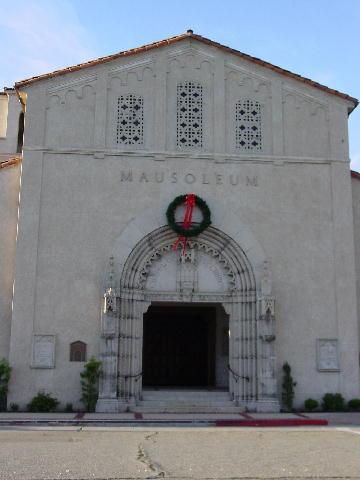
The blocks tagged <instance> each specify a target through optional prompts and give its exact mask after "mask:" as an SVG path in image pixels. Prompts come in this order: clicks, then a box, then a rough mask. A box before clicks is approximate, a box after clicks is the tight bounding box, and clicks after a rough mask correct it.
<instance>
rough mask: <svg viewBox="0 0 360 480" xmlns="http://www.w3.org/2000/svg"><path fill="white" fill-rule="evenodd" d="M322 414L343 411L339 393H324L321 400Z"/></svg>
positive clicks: (343, 405) (342, 399) (343, 403)
mask: <svg viewBox="0 0 360 480" xmlns="http://www.w3.org/2000/svg"><path fill="white" fill-rule="evenodd" d="M322 409H323V410H324V412H342V411H344V410H345V401H344V397H343V396H342V395H341V393H326V394H325V395H324V396H323V398H322Z"/></svg>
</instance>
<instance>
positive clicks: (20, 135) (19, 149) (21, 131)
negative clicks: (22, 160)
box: [16, 112, 24, 153]
mask: <svg viewBox="0 0 360 480" xmlns="http://www.w3.org/2000/svg"><path fill="white" fill-rule="evenodd" d="M23 144H24V112H21V113H20V115H19V128H18V140H17V148H16V153H21V152H22V148H23Z"/></svg>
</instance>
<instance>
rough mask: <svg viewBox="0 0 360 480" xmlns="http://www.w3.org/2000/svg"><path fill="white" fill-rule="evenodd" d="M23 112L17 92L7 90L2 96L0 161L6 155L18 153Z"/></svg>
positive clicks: (0, 109)
mask: <svg viewBox="0 0 360 480" xmlns="http://www.w3.org/2000/svg"><path fill="white" fill-rule="evenodd" d="M21 112H22V107H21V103H20V101H19V99H18V96H17V93H16V92H15V90H12V89H5V91H4V92H2V93H1V94H0V160H2V159H3V158H2V157H3V155H4V154H14V153H16V151H17V144H18V131H19V116H20V113H21ZM4 160H5V159H4Z"/></svg>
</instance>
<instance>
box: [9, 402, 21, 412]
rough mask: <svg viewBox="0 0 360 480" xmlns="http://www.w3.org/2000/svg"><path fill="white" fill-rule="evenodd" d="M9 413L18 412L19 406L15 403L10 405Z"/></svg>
mask: <svg viewBox="0 0 360 480" xmlns="http://www.w3.org/2000/svg"><path fill="white" fill-rule="evenodd" d="M10 411H11V412H18V411H19V405H18V404H17V403H10Z"/></svg>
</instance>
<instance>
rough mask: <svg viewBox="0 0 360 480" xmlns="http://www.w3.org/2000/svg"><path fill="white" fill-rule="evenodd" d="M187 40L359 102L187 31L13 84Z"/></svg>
mask: <svg viewBox="0 0 360 480" xmlns="http://www.w3.org/2000/svg"><path fill="white" fill-rule="evenodd" d="M189 38H191V39H194V40H197V41H198V42H201V43H204V44H205V45H210V46H212V47H216V48H219V49H220V50H222V51H224V52H226V53H230V54H232V55H236V56H237V57H240V58H243V59H245V60H247V61H249V62H252V63H255V64H257V65H261V66H262V67H265V68H269V69H270V70H273V71H274V72H276V73H279V74H280V75H284V76H286V77H289V78H293V79H294V80H297V81H299V82H302V83H305V84H307V85H310V86H312V87H314V88H318V89H319V90H322V91H324V92H326V93H330V94H332V95H336V96H337V97H340V98H343V99H345V100H349V101H350V102H352V103H353V104H354V107H353V108H352V110H353V109H354V108H355V107H356V106H357V105H358V103H359V101H358V100H357V99H356V98H354V97H351V96H350V95H347V94H346V93H342V92H339V91H338V90H334V89H332V88H329V87H326V86H325V85H321V84H320V83H318V82H314V81H313V80H310V79H309V78H305V77H302V76H301V75H298V74H296V73H293V72H290V71H289V70H285V69H283V68H281V67H278V66H276V65H273V64H271V63H269V62H265V61H264V60H261V59H260V58H256V57H252V56H251V55H247V54H246V53H242V52H240V51H238V50H234V49H233V48H230V47H227V46H225V45H221V44H220V43H217V42H214V41H213V40H210V39H209V38H205V37H202V36H201V35H197V34H195V33H193V31H192V30H188V31H187V32H186V33H183V34H181V35H177V36H175V37H170V38H167V39H165V40H160V41H159V42H154V43H149V44H147V45H143V46H142V47H137V48H133V49H131V50H125V51H123V52H118V53H114V54H113V55H108V56H107V57H100V58H97V59H96V60H90V61H89V62H85V63H80V64H78V65H74V66H72V67H68V68H63V69H61V70H55V71H54V72H50V73H45V74H43V75H38V76H36V77H31V78H27V79H25V80H21V81H20V82H16V83H15V88H16V89H19V88H21V87H24V86H25V85H29V84H31V83H34V82H38V81H40V80H45V79H47V78H53V77H58V76H60V75H65V74H66V73H71V72H76V71H78V70H82V69H84V68H88V67H93V66H95V65H99V64H101V63H106V62H111V61H112V60H116V59H117V58H122V57H130V56H132V55H137V54H139V53H143V52H147V51H150V50H154V49H156V48H160V47H165V46H167V45H171V44H174V43H178V42H181V41H182V40H184V39H189Z"/></svg>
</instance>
